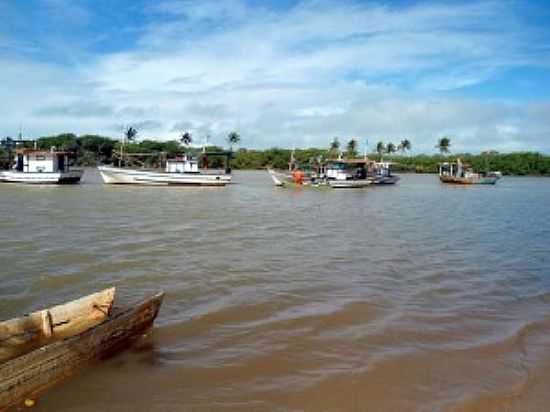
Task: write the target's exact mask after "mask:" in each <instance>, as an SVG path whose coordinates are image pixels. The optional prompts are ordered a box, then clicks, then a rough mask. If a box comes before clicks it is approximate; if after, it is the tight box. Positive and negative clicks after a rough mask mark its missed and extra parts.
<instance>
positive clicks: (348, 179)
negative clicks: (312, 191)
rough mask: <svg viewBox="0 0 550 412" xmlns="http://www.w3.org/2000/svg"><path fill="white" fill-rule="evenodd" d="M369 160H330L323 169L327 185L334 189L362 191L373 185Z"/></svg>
mask: <svg viewBox="0 0 550 412" xmlns="http://www.w3.org/2000/svg"><path fill="white" fill-rule="evenodd" d="M368 163H369V161H368V159H366V158H365V159H338V160H329V161H327V162H326V164H325V165H324V167H323V171H324V176H325V179H326V182H327V184H328V185H329V186H330V187H332V188H334V189H360V188H365V187H367V186H369V185H370V184H371V181H370V180H369V179H368Z"/></svg>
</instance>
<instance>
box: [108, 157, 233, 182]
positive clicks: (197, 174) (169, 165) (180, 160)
mask: <svg viewBox="0 0 550 412" xmlns="http://www.w3.org/2000/svg"><path fill="white" fill-rule="evenodd" d="M158 155H159V154H149V153H141V154H126V155H125V158H129V157H132V156H133V157H138V156H141V157H143V156H158ZM208 156H225V157H226V158H227V163H226V167H225V172H223V171H222V172H220V171H217V170H212V171H207V170H204V169H203V170H201V169H199V166H198V165H199V158H194V157H191V156H188V155H183V156H180V157H176V158H174V159H166V160H164V161H161V163H164V169H147V168H134V167H120V166H119V167H115V166H98V170H99V173H100V174H101V177H102V178H103V182H105V183H107V184H141V185H161V186H164V185H187V186H225V185H226V184H228V183H230V182H231V175H230V172H231V169H230V168H229V166H228V164H229V159H230V157H231V153H230V152H219V153H214V152H211V153H202V154H201V156H200V159H201V160H202V161H203V164H205V163H207V160H206V159H208ZM162 157H163V156H162V154H161V158H162Z"/></svg>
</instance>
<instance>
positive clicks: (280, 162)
mask: <svg viewBox="0 0 550 412" xmlns="http://www.w3.org/2000/svg"><path fill="white" fill-rule="evenodd" d="M129 129H130V128H128V129H126V130H125V139H127V140H128V143H127V144H126V145H125V147H124V151H125V152H126V153H155V152H165V153H166V154H167V156H168V157H173V156H175V155H177V154H181V153H183V152H188V153H190V154H199V153H200V152H201V149H199V148H192V147H190V146H189V145H190V144H191V142H192V136H191V134H190V133H188V132H185V133H183V134H182V135H181V139H180V140H179V141H178V140H170V141H164V142H161V141H158V140H153V139H144V140H141V141H139V142H137V141H136V139H135V138H136V135H137V130H135V129H133V128H132V129H133V130H134V131H135V133H134V132H133V131H131V130H129ZM233 133H235V134H236V135H237V139H235V136H234V135H233ZM230 136H231V137H232V139H231V141H230V140H229V137H230ZM227 140H228V143H230V144H231V143H232V144H237V143H239V141H240V136H239V135H238V133H236V132H231V133H230V134H229V135H228V139H227ZM353 142H355V143H353ZM37 144H38V147H39V148H42V149H50V148H51V147H52V146H53V147H55V148H56V149H58V150H69V151H71V152H73V153H74V156H75V159H76V163H77V164H78V165H80V166H95V165H96V164H98V163H107V164H108V163H113V151H115V150H120V142H119V141H117V140H114V139H112V138H109V137H105V136H97V135H82V136H76V135H75V134H73V133H64V134H60V135H57V136H47V137H41V138H39V139H38V141H37ZM411 146H412V145H411V142H410V141H408V140H406V139H404V140H402V141H401V143H400V144H399V145H398V146H397V147H396V146H395V145H394V144H392V143H387V144H385V143H384V142H378V144H377V145H376V153H370V154H369V158H371V159H376V160H380V159H381V158H382V157H383V158H384V160H388V161H392V162H393V163H394V170H395V171H396V172H412V173H437V171H438V164H439V163H441V162H445V161H454V160H455V159H456V158H457V157H460V158H461V159H462V160H463V162H464V163H466V164H468V165H470V166H471V167H473V168H474V170H493V171H494V170H499V171H501V172H502V173H503V174H505V175H550V156H549V155H543V154H540V153H534V152H520V153H497V152H486V153H482V154H469V153H453V154H449V150H450V146H451V141H450V139H449V138H448V137H443V138H441V139H439V141H438V144H437V146H436V147H437V148H438V149H439V150H440V151H441V154H436V155H425V154H419V155H414V156H411V155H408V154H406V152H407V151H408V150H410V148H411ZM346 149H347V151H348V152H350V151H351V152H354V151H355V152H356V151H357V141H355V140H354V139H352V140H351V141H350V142H348V144H347V147H346ZM350 149H352V150H350ZM207 150H208V151H221V150H223V148H221V147H216V146H208V147H207ZM339 151H340V142H339V140H338V138H336V137H335V138H334V139H333V140H332V142H331V143H330V145H329V146H328V147H327V148H308V149H296V150H295V151H294V157H295V159H296V162H297V163H298V164H299V165H300V167H302V168H308V167H310V166H312V165H313V164H314V163H315V162H318V161H320V160H323V159H328V158H335V157H338V154H339ZM291 152H292V150H290V149H283V148H270V149H266V150H255V149H246V148H240V149H238V150H237V151H235V152H234V153H233V160H232V162H231V166H232V168H233V169H264V168H267V167H273V168H277V169H286V168H288V163H289V161H290V156H291ZM397 153H399V154H397ZM209 161H210V162H209V167H212V168H216V167H220V166H221V163H222V162H223V159H221V158H220V159H217V158H212V159H209ZM218 163H220V164H218ZM7 165H8V153H7V151H6V150H3V149H2V148H0V167H4V168H5V167H7Z"/></svg>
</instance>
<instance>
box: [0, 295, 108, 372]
mask: <svg viewBox="0 0 550 412" xmlns="http://www.w3.org/2000/svg"><path fill="white" fill-rule="evenodd" d="M114 298H115V288H110V289H105V290H103V291H101V292H97V293H93V294H91V295H88V296H84V297H83V298H80V299H77V300H74V301H72V302H68V303H65V304H63V305H58V306H53V307H51V308H49V309H44V310H40V311H37V312H33V313H30V314H28V315H25V316H23V317H20V318H15V319H11V320H6V321H4V322H0V363H1V362H5V361H8V360H10V359H13V358H16V357H18V356H21V355H23V354H25V353H28V352H30V351H31V350H34V349H36V348H39V347H41V346H44V345H47V344H50V343H53V342H55V341H56V340H60V339H64V338H67V337H69V336H74V335H78V334H79V333H82V332H84V331H85V330H87V329H90V328H91V327H93V326H96V325H99V324H100V323H101V322H103V321H104V320H105V319H106V318H107V317H108V316H109V314H110V313H111V308H112V306H113V300H114Z"/></svg>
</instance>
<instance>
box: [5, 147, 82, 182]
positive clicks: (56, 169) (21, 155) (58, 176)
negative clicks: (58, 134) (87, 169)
mask: <svg viewBox="0 0 550 412" xmlns="http://www.w3.org/2000/svg"><path fill="white" fill-rule="evenodd" d="M69 154H70V153H69V152H64V151H57V150H55V149H54V148H52V149H51V150H39V149H28V148H20V149H16V150H15V165H14V166H13V168H12V169H11V170H0V182H11V183H38V184H66V183H78V182H80V179H81V177H82V175H83V173H84V171H83V170H81V169H71V168H70V167H69Z"/></svg>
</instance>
